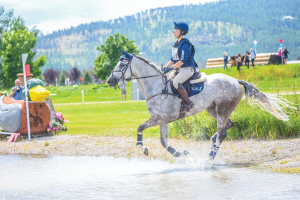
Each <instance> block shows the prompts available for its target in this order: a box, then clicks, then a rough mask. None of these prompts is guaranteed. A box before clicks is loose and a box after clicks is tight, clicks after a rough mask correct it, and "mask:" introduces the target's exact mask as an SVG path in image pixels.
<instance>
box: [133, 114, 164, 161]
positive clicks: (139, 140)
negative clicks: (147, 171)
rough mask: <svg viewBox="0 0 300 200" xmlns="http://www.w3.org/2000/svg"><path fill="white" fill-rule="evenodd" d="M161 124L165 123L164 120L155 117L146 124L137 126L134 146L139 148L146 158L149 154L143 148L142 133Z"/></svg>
mask: <svg viewBox="0 0 300 200" xmlns="http://www.w3.org/2000/svg"><path fill="white" fill-rule="evenodd" d="M162 123H165V120H164V119H163V118H161V117H157V116H152V117H151V118H150V119H148V120H147V121H146V122H144V123H143V124H141V125H140V126H139V128H138V129H137V132H138V134H137V143H136V146H137V147H139V148H140V149H141V150H142V152H143V153H144V154H145V155H147V156H148V154H149V152H148V149H147V148H146V147H144V146H143V131H144V130H145V129H146V128H149V127H153V126H157V125H159V124H162Z"/></svg>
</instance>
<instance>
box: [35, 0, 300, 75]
mask: <svg viewBox="0 0 300 200" xmlns="http://www.w3.org/2000/svg"><path fill="white" fill-rule="evenodd" d="M133 6H134V5H133ZM299 7H300V0H293V1H282V0H243V1H240V0H228V1H219V2H216V3H215V2H212V3H206V4H199V5H182V6H172V7H165V8H157V9H151V10H147V11H145V12H141V13H137V14H136V15H131V16H126V17H124V18H118V19H114V20H110V21H107V22H104V21H98V22H93V23H90V24H82V25H79V26H77V27H71V28H70V29H64V30H59V31H56V32H53V33H52V34H48V35H44V36H40V37H38V44H37V46H36V52H37V55H38V56H39V55H41V54H44V53H45V54H46V56H47V63H46V65H45V67H44V70H45V69H47V68H50V67H51V68H54V69H59V70H61V69H68V68H70V67H72V66H77V67H78V68H80V69H83V68H89V67H91V66H93V63H94V60H95V58H96V57H97V56H98V55H99V54H101V52H99V51H97V50H96V47H97V46H100V45H101V44H103V43H104V42H105V40H106V38H107V37H108V36H109V35H112V34H115V33H121V34H125V36H126V37H128V38H129V39H130V40H135V43H136V45H137V46H138V49H139V50H140V51H141V55H142V56H143V57H145V58H148V59H151V60H152V61H153V62H155V63H156V64H157V65H160V64H162V63H163V64H166V63H167V62H168V60H169V59H170V56H171V46H172V45H173V44H174V42H175V41H176V40H175V38H174V36H173V27H174V23H173V22H174V21H184V22H187V23H188V24H189V26H190V31H189V34H188V35H187V38H188V39H189V40H190V41H191V42H192V43H193V44H194V45H195V48H196V55H195V59H196V61H197V63H198V65H199V66H205V61H206V59H207V58H212V57H221V56H222V53H223V52H224V51H227V52H228V54H229V55H237V54H238V53H242V54H244V53H245V51H246V50H249V49H250V48H251V47H253V40H257V41H258V44H257V51H258V53H264V52H277V51H278V48H279V39H280V38H282V39H283V41H284V43H283V46H284V47H287V48H288V50H289V51H290V57H289V58H290V59H296V57H297V55H298V56H300V23H299V22H300V21H299V20H300V12H298V9H299Z"/></svg>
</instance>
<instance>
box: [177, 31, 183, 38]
mask: <svg viewBox="0 0 300 200" xmlns="http://www.w3.org/2000/svg"><path fill="white" fill-rule="evenodd" d="M180 36H182V30H180V34H179V36H178V37H177V40H178V39H179V38H180Z"/></svg>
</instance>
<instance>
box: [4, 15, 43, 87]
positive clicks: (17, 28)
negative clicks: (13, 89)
mask: <svg viewBox="0 0 300 200" xmlns="http://www.w3.org/2000/svg"><path fill="white" fill-rule="evenodd" d="M38 33H39V31H38V30H35V29H33V30H29V29H28V28H27V27H26V26H25V22H24V20H23V19H22V18H21V17H20V16H19V17H18V18H15V19H13V20H12V22H11V23H10V28H9V29H8V30H7V31H5V33H4V34H3V38H2V41H3V44H2V45H1V46H0V53H1V59H2V63H3V72H4V75H5V77H6V78H7V80H8V82H9V84H13V82H14V80H15V79H16V77H17V74H18V73H21V72H23V64H22V54H28V57H27V61H26V64H29V65H30V72H31V73H32V74H33V76H35V77H38V76H40V75H41V70H40V68H41V67H42V66H44V64H45V63H46V56H45V55H41V56H40V57H39V58H38V59H37V60H34V56H35V52H34V51H32V49H33V48H34V47H35V44H36V42H37V39H36V37H37V34H38Z"/></svg>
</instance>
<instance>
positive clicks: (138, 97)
mask: <svg viewBox="0 0 300 200" xmlns="http://www.w3.org/2000/svg"><path fill="white" fill-rule="evenodd" d="M136 92H137V97H136V100H137V101H139V100H140V90H139V88H137V89H136Z"/></svg>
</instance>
